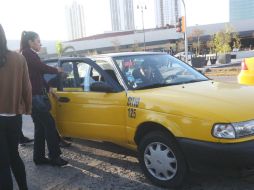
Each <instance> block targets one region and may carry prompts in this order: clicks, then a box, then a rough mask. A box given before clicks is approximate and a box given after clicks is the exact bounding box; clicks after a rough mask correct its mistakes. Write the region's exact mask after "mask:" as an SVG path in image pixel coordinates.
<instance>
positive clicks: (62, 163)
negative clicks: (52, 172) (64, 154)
mask: <svg viewBox="0 0 254 190" xmlns="http://www.w3.org/2000/svg"><path fill="white" fill-rule="evenodd" d="M50 164H51V165H52V166H65V165H67V164H68V161H66V160H64V159H62V158H61V157H60V156H59V157H58V158H53V159H50Z"/></svg>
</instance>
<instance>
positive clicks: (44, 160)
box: [34, 158, 51, 165]
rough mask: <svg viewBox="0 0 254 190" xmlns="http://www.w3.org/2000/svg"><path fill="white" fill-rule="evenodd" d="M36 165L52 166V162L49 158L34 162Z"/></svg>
mask: <svg viewBox="0 0 254 190" xmlns="http://www.w3.org/2000/svg"><path fill="white" fill-rule="evenodd" d="M34 163H35V165H47V164H48V165H50V164H51V161H50V160H49V159H48V158H42V159H37V160H34Z"/></svg>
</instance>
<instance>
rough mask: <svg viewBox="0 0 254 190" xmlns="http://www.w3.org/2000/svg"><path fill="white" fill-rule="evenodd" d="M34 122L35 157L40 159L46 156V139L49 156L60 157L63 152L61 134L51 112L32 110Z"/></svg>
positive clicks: (52, 157) (37, 159)
mask: <svg viewBox="0 0 254 190" xmlns="http://www.w3.org/2000/svg"><path fill="white" fill-rule="evenodd" d="M32 119H33V122H34V155H33V159H34V160H36V161H39V160H41V159H43V158H45V141H46V142H47V147H48V151H49V158H51V159H55V158H58V157H59V156H60V154H61V150H60V147H59V135H58V131H57V130H56V125H55V120H54V118H53V117H52V116H51V114H50V112H38V111H36V110H35V109H33V111H32Z"/></svg>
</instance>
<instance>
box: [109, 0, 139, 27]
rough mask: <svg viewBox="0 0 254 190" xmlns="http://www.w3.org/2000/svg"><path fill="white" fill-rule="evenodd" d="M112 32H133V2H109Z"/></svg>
mask: <svg viewBox="0 0 254 190" xmlns="http://www.w3.org/2000/svg"><path fill="white" fill-rule="evenodd" d="M110 13H111V25H112V31H122V30H134V27H135V25H134V10H133V0H110Z"/></svg>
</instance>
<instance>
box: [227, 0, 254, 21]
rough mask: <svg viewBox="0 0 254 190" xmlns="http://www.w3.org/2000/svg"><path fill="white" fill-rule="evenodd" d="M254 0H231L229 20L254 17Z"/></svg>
mask: <svg viewBox="0 0 254 190" xmlns="http://www.w3.org/2000/svg"><path fill="white" fill-rule="evenodd" d="M253 10H254V1H253V0H230V1H229V20H230V22H232V21H236V20H245V19H254V11H253Z"/></svg>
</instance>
